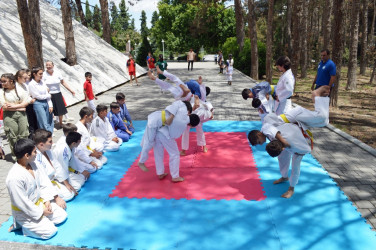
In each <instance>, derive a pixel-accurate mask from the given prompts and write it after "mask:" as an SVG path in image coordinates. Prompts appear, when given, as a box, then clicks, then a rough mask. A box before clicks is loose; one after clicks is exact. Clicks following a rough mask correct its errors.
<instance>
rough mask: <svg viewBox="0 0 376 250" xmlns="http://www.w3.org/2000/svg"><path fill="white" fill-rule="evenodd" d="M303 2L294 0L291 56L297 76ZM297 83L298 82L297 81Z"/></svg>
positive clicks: (292, 65)
mask: <svg viewBox="0 0 376 250" xmlns="http://www.w3.org/2000/svg"><path fill="white" fill-rule="evenodd" d="M302 3H303V0H294V1H293V10H292V12H293V15H294V16H293V18H292V19H293V25H292V33H293V34H292V35H293V51H294V53H293V55H292V58H291V70H292V73H293V74H294V76H295V78H297V76H298V66H299V55H300V43H299V42H300V41H299V40H300V39H299V38H300V34H299V31H300V29H299V26H300V21H301V15H302ZM295 85H296V83H295Z"/></svg>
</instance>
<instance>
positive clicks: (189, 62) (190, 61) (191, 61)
mask: <svg viewBox="0 0 376 250" xmlns="http://www.w3.org/2000/svg"><path fill="white" fill-rule="evenodd" d="M189 64H191V71H192V70H193V60H189V61H188V70H189Z"/></svg>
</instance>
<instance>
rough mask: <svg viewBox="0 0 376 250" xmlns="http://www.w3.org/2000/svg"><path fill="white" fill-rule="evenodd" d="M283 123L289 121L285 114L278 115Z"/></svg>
mask: <svg viewBox="0 0 376 250" xmlns="http://www.w3.org/2000/svg"><path fill="white" fill-rule="evenodd" d="M279 116H280V117H281V118H282V120H283V121H284V122H285V123H290V121H289V119H287V117H286V115H285V114H282V115H279Z"/></svg>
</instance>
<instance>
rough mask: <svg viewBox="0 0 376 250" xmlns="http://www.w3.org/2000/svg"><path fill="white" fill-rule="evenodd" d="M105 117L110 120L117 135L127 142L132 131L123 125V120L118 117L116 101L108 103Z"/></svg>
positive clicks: (118, 108) (118, 111)
mask: <svg viewBox="0 0 376 250" xmlns="http://www.w3.org/2000/svg"><path fill="white" fill-rule="evenodd" d="M107 118H108V120H109V121H110V123H111V125H112V128H113V130H114V131H115V134H116V136H117V137H119V138H120V139H122V140H123V142H127V141H128V140H129V138H130V137H131V135H132V132H131V131H130V130H129V129H128V127H127V126H126V125H124V122H123V120H122V119H121V118H120V106H119V103H117V102H112V103H111V104H110V112H108V113H107Z"/></svg>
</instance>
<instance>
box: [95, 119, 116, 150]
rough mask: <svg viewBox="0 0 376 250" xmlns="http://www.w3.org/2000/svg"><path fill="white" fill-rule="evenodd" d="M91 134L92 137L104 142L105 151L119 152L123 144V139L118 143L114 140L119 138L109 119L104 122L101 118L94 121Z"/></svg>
mask: <svg viewBox="0 0 376 250" xmlns="http://www.w3.org/2000/svg"><path fill="white" fill-rule="evenodd" d="M90 133H91V135H92V136H95V137H97V138H99V139H100V140H103V146H104V151H118V150H119V148H120V146H121V144H122V143H123V140H122V139H121V138H118V139H119V142H118V143H116V142H114V141H113V140H112V139H113V138H115V137H117V136H116V134H115V131H114V129H113V128H112V125H111V123H110V121H109V120H108V118H107V117H104V120H102V119H101V118H100V117H99V116H97V117H96V118H95V119H93V122H92V123H91V126H90Z"/></svg>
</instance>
